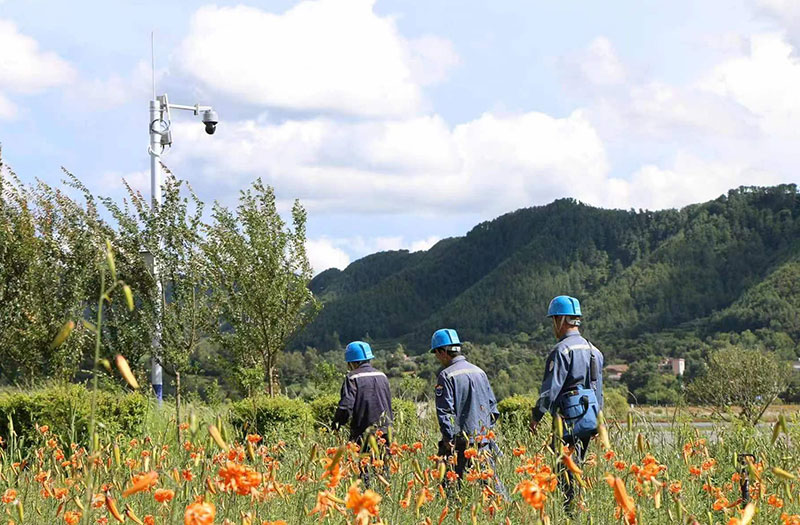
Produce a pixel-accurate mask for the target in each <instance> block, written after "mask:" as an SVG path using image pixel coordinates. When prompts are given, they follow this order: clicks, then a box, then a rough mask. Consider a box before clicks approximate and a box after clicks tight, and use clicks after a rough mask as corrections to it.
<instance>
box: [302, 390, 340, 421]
mask: <svg viewBox="0 0 800 525" xmlns="http://www.w3.org/2000/svg"><path fill="white" fill-rule="evenodd" d="M338 405H339V396H338V395H337V394H327V395H324V396H322V397H318V398H317V399H314V400H313V401H311V402H310V403H309V404H308V406H309V408H310V409H311V417H313V418H314V422H315V423H316V424H317V425H319V426H327V425H330V424H331V421H333V416H334V414H335V413H336V407H337V406H338Z"/></svg>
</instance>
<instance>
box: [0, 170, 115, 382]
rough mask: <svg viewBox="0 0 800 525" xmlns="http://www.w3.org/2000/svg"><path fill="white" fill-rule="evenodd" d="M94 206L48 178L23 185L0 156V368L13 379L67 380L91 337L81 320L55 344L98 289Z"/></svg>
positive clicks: (98, 237)
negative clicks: (82, 202)
mask: <svg viewBox="0 0 800 525" xmlns="http://www.w3.org/2000/svg"><path fill="white" fill-rule="evenodd" d="M92 210H93V202H91V201H87V203H86V208H84V207H82V206H81V205H80V204H79V203H78V202H76V201H74V200H72V199H71V198H69V197H68V196H67V195H66V194H65V193H64V192H63V191H61V190H56V189H53V188H51V187H50V186H48V185H46V184H44V183H39V184H38V185H37V186H35V187H29V186H25V185H23V184H22V183H21V181H20V180H19V179H18V178H17V177H16V175H15V174H14V173H13V172H11V171H10V170H8V169H6V167H5V166H4V165H3V164H2V160H0V319H2V320H3V327H2V329H1V330H0V348H2V351H3V364H2V367H0V374H2V376H3V377H5V379H6V380H7V381H9V382H12V383H13V382H19V381H26V382H32V381H35V380H36V379H39V378H43V377H56V378H59V379H62V380H69V379H71V378H72V377H73V375H74V374H75V372H76V369H77V366H78V364H79V362H80V358H81V356H82V355H84V353H85V352H87V350H88V348H89V346H90V344H91V336H90V334H88V332H87V331H86V330H83V329H82V327H80V326H79V327H78V329H76V330H74V331H73V332H72V334H71V336H70V337H69V338H68V339H67V340H66V341H65V342H64V343H63V344H62V345H61V346H58V347H54V346H51V342H52V341H53V340H54V338H55V337H56V334H57V333H58V332H59V330H60V328H61V327H62V326H63V325H64V324H65V323H66V322H67V321H70V320H73V321H74V320H75V319H79V318H80V317H81V316H82V315H81V314H82V313H83V309H84V308H85V307H86V304H87V301H88V298H89V297H90V296H91V293H93V291H94V290H93V285H94V283H96V279H97V265H96V264H95V263H96V262H98V261H99V258H98V255H97V254H98V253H102V251H100V250H99V247H100V246H101V245H102V244H103V237H102V235H95V233H96V231H97V230H96V228H95V225H94V224H91V222H90V217H91V215H92Z"/></svg>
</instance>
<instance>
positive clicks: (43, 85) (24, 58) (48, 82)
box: [0, 19, 75, 94]
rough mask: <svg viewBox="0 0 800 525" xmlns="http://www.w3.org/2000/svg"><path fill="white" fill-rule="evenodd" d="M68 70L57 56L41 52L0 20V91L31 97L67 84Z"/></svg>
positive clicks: (70, 74) (71, 74)
mask: <svg viewBox="0 0 800 525" xmlns="http://www.w3.org/2000/svg"><path fill="white" fill-rule="evenodd" d="M74 77H75V71H74V70H73V68H72V66H71V65H70V64H69V63H67V62H66V61H64V60H63V59H62V58H60V57H59V56H58V55H56V54H55V53H52V52H48V51H41V50H40V49H39V44H38V43H37V42H36V40H34V39H33V38H31V37H29V36H26V35H23V34H22V33H20V32H19V31H18V30H17V26H16V25H15V24H14V23H13V22H11V21H9V20H3V19H0V89H2V90H4V91H7V92H15V93H22V94H32V93H37V92H39V91H42V90H44V89H47V88H52V87H55V86H60V85H63V84H66V83H68V82H71V81H72V80H73V78H74Z"/></svg>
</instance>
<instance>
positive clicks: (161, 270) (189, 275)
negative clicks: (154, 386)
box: [106, 172, 214, 436]
mask: <svg viewBox="0 0 800 525" xmlns="http://www.w3.org/2000/svg"><path fill="white" fill-rule="evenodd" d="M184 184H185V183H184V182H183V181H180V180H178V179H176V178H175V177H174V176H173V175H172V174H171V173H169V172H168V177H166V179H165V180H164V185H163V187H162V202H161V205H160V206H158V207H157V208H155V209H153V208H151V207H150V205H149V204H148V203H147V201H146V200H145V199H144V198H143V197H142V196H141V195H140V194H137V193H135V192H132V191H129V193H130V195H129V196H130V199H131V201H132V206H133V210H134V211H133V212H132V211H130V210H125V209H122V208H119V207H118V206H116V205H115V204H114V203H113V202H111V201H110V200H106V206H107V207H108V208H109V209H110V210H111V211H112V213H113V215H114V216H115V218H116V220H117V222H118V223H119V224H120V232H121V233H120V236H121V237H122V238H126V239H127V238H130V239H134V240H136V239H138V240H139V242H141V247H142V248H144V249H146V250H147V251H148V252H150V253H151V254H152V255H153V257H154V259H155V270H156V271H155V272H154V274H152V275H151V276H150V278H151V281H150V282H151V285H150V286H151V290H150V292H151V296H152V297H153V298H154V299H155V298H156V297H157V294H156V293H155V291H156V289H157V288H156V281H155V279H158V281H159V282H160V284H161V290H162V293H161V297H157V299H156V300H158V301H159V303H160V308H157V309H156V308H152V310H153V312H154V313H156V312H158V314H157V318H158V323H159V326H160V329H161V338H160V340H161V347H160V349H159V351H158V353H157V360H158V361H159V364H161V366H162V367H163V368H164V371H165V372H167V373H168V374H170V375H172V376H173V377H174V378H175V410H176V420H177V425H178V434H179V436H180V424H181V420H182V415H181V394H182V389H181V375H182V374H185V373H186V372H187V371H188V370H189V368H190V358H191V356H192V354H194V352H195V351H196V350H197V347H198V345H199V344H200V342H201V341H202V339H203V338H204V337H206V336H207V335H208V333H209V331H210V330H211V329H212V328H214V322H213V319H214V317H213V312H212V308H211V294H210V292H209V288H208V279H207V275H208V272H207V264H206V258H205V254H204V252H203V250H202V247H201V241H202V232H203V227H204V224H203V222H202V219H203V203H202V202H201V201H200V200H199V199H198V198H197V197H196V196H195V195H194V193H193V192H192V191H191V188H189V189H188V193H189V195H188V197H187V196H185V194H184V191H182V186H183V185H184Z"/></svg>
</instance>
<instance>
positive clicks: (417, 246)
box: [409, 235, 441, 252]
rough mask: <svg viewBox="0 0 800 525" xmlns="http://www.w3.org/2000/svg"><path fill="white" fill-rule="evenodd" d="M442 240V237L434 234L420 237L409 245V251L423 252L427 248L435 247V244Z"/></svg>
mask: <svg viewBox="0 0 800 525" xmlns="http://www.w3.org/2000/svg"><path fill="white" fill-rule="evenodd" d="M440 240H441V238H440V237H437V236H435V235H432V236H430V237H427V238H425V239H420V240H418V241H414V242H412V243H411V246H410V247H409V251H412V252H421V251H425V250H430V249H431V248H432V247H433V245H434V244H436V243H437V242H439V241H440Z"/></svg>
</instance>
